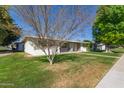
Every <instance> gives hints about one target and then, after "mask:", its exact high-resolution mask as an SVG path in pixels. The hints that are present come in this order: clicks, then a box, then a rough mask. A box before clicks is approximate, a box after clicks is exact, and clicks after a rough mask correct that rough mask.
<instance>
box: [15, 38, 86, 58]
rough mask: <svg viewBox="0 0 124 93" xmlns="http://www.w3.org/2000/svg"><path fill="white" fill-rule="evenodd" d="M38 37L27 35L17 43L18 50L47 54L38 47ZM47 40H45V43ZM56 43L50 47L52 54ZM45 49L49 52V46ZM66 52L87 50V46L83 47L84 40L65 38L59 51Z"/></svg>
mask: <svg viewBox="0 0 124 93" xmlns="http://www.w3.org/2000/svg"><path fill="white" fill-rule="evenodd" d="M37 40H38V38H37V37H25V38H24V40H23V42H22V43H16V45H17V48H16V49H17V50H19V51H20V50H21V51H24V52H25V53H27V54H29V55H32V56H40V55H45V53H44V52H43V51H42V50H41V48H39V47H38V43H36V42H37ZM44 43H45V42H43V44H44ZM55 47H56V46H54V45H52V46H51V47H50V54H52V52H53V51H54V50H55ZM45 51H46V52H47V53H48V48H47V47H46V48H45ZM65 52H87V48H86V47H83V44H82V42H79V41H71V40H65V41H64V44H63V45H62V46H59V47H58V50H57V53H58V54H61V53H65Z"/></svg>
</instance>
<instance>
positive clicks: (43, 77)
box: [0, 53, 119, 88]
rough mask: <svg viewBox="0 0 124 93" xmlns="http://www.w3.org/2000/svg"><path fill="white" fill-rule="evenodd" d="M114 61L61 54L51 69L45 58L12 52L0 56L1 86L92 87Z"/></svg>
mask: <svg viewBox="0 0 124 93" xmlns="http://www.w3.org/2000/svg"><path fill="white" fill-rule="evenodd" d="M107 55H110V54H107ZM116 56H119V55H118V54H116ZM117 60H118V59H116V58H106V57H97V56H91V55H90V56H88V55H84V54H83V53H78V54H63V55H58V56H57V57H56V63H55V64H53V65H52V66H50V65H49V63H48V61H47V60H46V58H45V57H35V58H31V57H25V55H24V54H23V53H15V54H12V55H9V56H6V57H0V87H19V88H20V87H24V88H25V87H30V88H34V87H95V86H96V84H97V83H98V82H99V81H100V80H101V78H102V77H103V76H104V75H105V73H106V72H107V71H108V70H109V69H110V68H111V67H112V65H113V64H114V63H115V62H116V61H117Z"/></svg>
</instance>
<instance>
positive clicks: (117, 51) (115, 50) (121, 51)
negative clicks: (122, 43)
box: [112, 48, 124, 53]
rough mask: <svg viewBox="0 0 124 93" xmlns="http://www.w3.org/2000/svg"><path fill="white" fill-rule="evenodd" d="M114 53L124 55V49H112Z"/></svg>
mask: <svg viewBox="0 0 124 93" xmlns="http://www.w3.org/2000/svg"><path fill="white" fill-rule="evenodd" d="M112 51H113V52H115V53H124V48H115V49H112Z"/></svg>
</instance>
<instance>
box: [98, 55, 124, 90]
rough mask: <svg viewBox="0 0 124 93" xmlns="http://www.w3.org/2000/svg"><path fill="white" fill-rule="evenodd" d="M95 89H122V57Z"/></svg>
mask: <svg viewBox="0 0 124 93" xmlns="http://www.w3.org/2000/svg"><path fill="white" fill-rule="evenodd" d="M96 88H124V55H123V56H122V57H121V58H120V59H119V60H118V62H117V63H116V64H115V65H114V66H113V67H112V68H111V70H110V71H109V72H108V73H107V74H106V75H105V76H104V77H103V79H102V80H101V81H100V82H99V83H98V85H97V86H96Z"/></svg>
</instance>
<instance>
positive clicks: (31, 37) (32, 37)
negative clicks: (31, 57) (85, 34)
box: [23, 36, 83, 43]
mask: <svg viewBox="0 0 124 93" xmlns="http://www.w3.org/2000/svg"><path fill="white" fill-rule="evenodd" d="M29 39H38V37H36V36H27V37H24V39H23V42H26V41H27V40H29ZM51 40H52V39H51ZM54 40H57V39H54ZM61 41H64V42H72V43H83V42H82V41H74V40H61Z"/></svg>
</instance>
